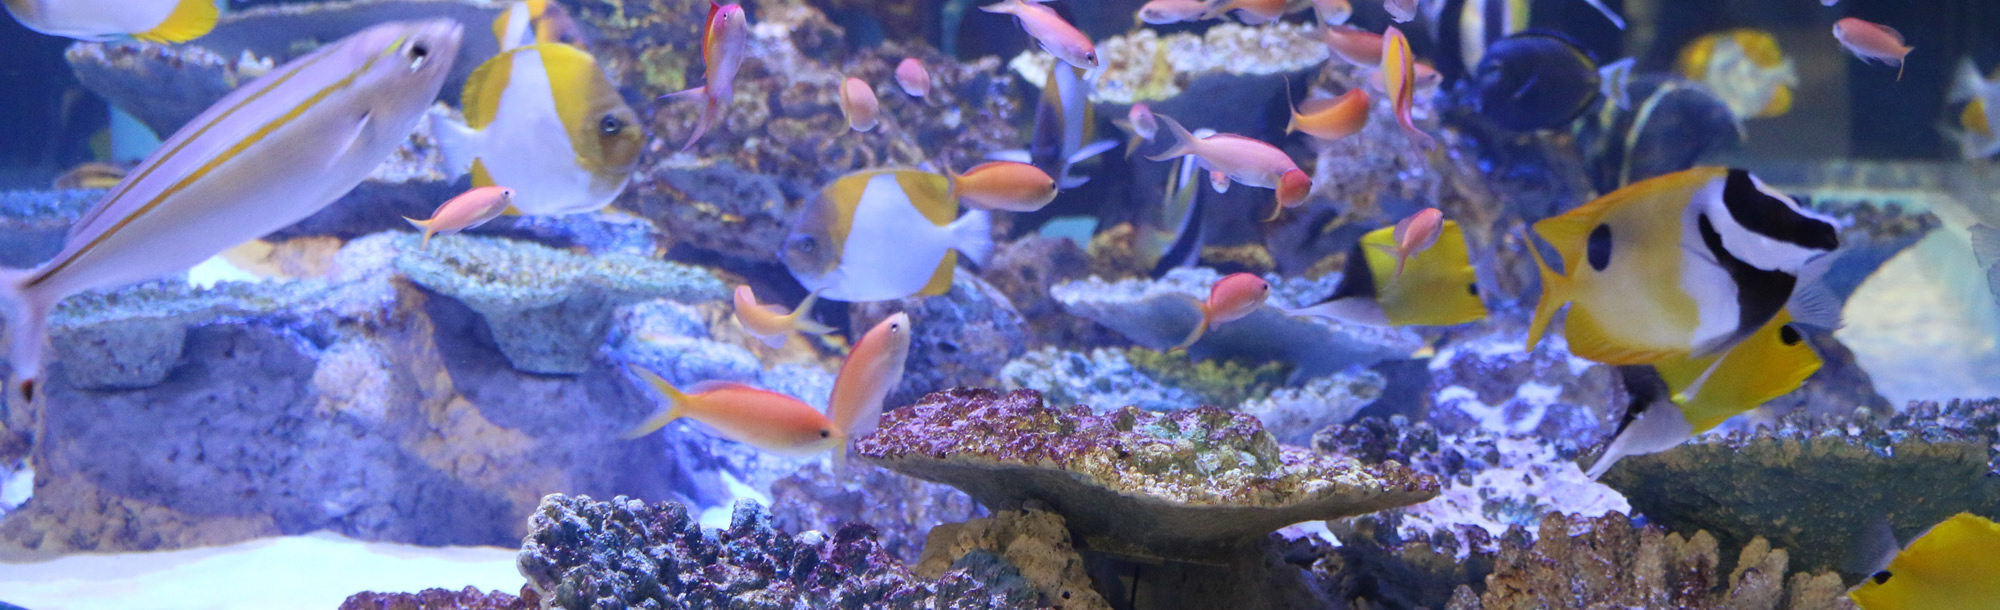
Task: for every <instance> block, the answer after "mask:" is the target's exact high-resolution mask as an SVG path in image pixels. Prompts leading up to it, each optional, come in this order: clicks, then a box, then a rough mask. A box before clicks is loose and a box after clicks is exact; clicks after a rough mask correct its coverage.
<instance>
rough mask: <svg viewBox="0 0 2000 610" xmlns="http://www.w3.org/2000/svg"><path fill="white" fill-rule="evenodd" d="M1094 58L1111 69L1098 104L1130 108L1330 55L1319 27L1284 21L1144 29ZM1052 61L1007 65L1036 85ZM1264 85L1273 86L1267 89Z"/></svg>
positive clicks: (1031, 57)
mask: <svg viewBox="0 0 2000 610" xmlns="http://www.w3.org/2000/svg"><path fill="white" fill-rule="evenodd" d="M1097 55H1098V57H1099V58H1100V61H1103V62H1104V63H1105V65H1106V66H1107V67H1106V68H1105V70H1104V74H1103V75H1102V76H1100V77H1098V80H1097V82H1096V86H1095V89H1096V94H1095V95H1094V96H1093V98H1092V99H1093V100H1095V101H1099V102H1104V103H1107V104H1117V105H1126V106H1129V105H1131V104H1132V103H1134V102H1154V101H1159V100H1165V99H1169V98H1173V97H1176V96H1178V95H1181V94H1182V93H1185V92H1188V91H1190V90H1193V89H1195V88H1197V87H1199V85H1196V84H1194V83H1195V82H1196V81H1201V80H1217V81H1221V80H1228V77H1242V76H1270V75H1277V74H1285V73H1290V72H1298V71H1301V70H1307V69H1311V68H1314V67H1316V66H1319V65H1320V64H1322V63H1324V62H1325V61H1326V60H1327V57H1328V56H1329V52H1328V50H1327V46H1326V41H1325V40H1324V39H1323V38H1321V37H1320V33H1319V30H1318V29H1317V28H1314V27H1313V26H1312V25H1311V24H1307V23H1290V22H1281V23H1275V24H1270V25H1263V26H1250V25H1243V24H1240V23H1234V22H1228V21H1225V22H1223V23H1219V24H1216V25H1215V27H1211V28H1208V29H1207V30H1206V31H1203V32H1201V33H1199V34H1196V33H1188V32H1179V33H1174V34H1166V35H1161V34H1160V33H1159V32H1157V31H1155V30H1153V29H1151V28H1146V29H1141V30H1138V31H1135V32H1133V33H1131V34H1128V35H1124V36H1113V37H1110V38H1107V39H1104V40H1100V41H1097ZM1055 61H1056V60H1055V57H1054V56H1051V55H1049V54H1047V53H1042V52H1031V53H1023V54H1021V55H1019V56H1016V57H1015V58H1014V59H1013V60H1012V61H1010V62H1008V64H1007V65H1008V67H1009V68H1011V69H1013V70H1014V72H1015V73H1016V74H1019V75H1020V76H1021V78H1022V79H1023V80H1025V81H1027V82H1028V83H1030V84H1033V85H1034V86H1035V87H1038V88H1039V87H1041V86H1043V84H1044V81H1046V80H1047V79H1048V74H1049V66H1051V65H1053V64H1054V62H1055ZM1267 80H1269V81H1271V82H1267V83H1258V84H1259V85H1260V86H1259V87H1258V89H1259V91H1260V92H1261V93H1262V94H1264V95H1266V96H1269V95H1275V94H1277V93H1278V91H1277V90H1275V87H1278V86H1281V84H1280V83H1278V82H1276V79H1267ZM1264 86H1270V87H1273V89H1270V90H1266V89H1265V88H1264Z"/></svg>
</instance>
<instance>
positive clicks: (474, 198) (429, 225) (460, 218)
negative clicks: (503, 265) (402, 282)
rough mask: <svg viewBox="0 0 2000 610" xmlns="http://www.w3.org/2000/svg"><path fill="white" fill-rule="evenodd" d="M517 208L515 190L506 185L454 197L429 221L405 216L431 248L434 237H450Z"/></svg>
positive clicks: (471, 191) (476, 189) (424, 246)
mask: <svg viewBox="0 0 2000 610" xmlns="http://www.w3.org/2000/svg"><path fill="white" fill-rule="evenodd" d="M513 205H514V189H510V188H507V187H503V186H482V187H479V188H475V189H472V190H469V191H466V192H465V193H463V194H461V195H459V196H457V197H453V198H451V199H450V200H449V201H446V202H444V205H440V206H438V208H437V210H436V211H434V212H431V217H430V219H428V220H417V219H415V218H410V217H407V216H405V217H403V220H407V221H410V225H411V226H414V227H416V228H419V229H423V230H424V243H423V245H421V246H419V247H421V248H428V247H430V245H431V236H432V235H450V234H453V233H457V232H459V231H464V230H466V229H470V228H473V227H477V226H479V225H482V224H486V221H489V220H493V219H495V218H499V217H500V214H502V213H504V212H506V211H507V208H509V207H512V206H513Z"/></svg>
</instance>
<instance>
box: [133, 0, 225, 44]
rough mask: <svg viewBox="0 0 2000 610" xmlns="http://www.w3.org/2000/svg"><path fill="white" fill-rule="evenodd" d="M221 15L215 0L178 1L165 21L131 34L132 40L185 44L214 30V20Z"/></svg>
mask: <svg viewBox="0 0 2000 610" xmlns="http://www.w3.org/2000/svg"><path fill="white" fill-rule="evenodd" d="M221 15H222V10H221V7H220V6H218V4H217V2H215V0H180V2H177V3H175V4H174V12H172V13H169V14H168V15H167V18H166V20H164V21H161V22H160V24H159V25H156V26H153V29H150V30H146V31H144V32H139V33H136V34H133V35H132V38H134V39H137V40H144V41H146V42H156V43H160V44H171V43H176V42H187V41H190V40H194V39H196V38H200V37H202V36H204V35H207V34H208V32H209V30H213V29H215V20H216V18H217V17H220V16H221Z"/></svg>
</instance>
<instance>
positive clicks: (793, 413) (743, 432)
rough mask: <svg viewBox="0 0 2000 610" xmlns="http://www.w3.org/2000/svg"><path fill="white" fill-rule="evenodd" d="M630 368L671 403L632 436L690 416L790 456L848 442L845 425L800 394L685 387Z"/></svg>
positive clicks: (716, 385)
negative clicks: (841, 426) (676, 385)
mask: <svg viewBox="0 0 2000 610" xmlns="http://www.w3.org/2000/svg"><path fill="white" fill-rule="evenodd" d="M626 368H629V369H631V371H632V373H633V374H635V375H638V376H639V378H640V379H642V380H644V381H645V382H646V384H647V385H650V386H653V390H654V391H656V392H659V394H660V396H661V397H662V398H665V399H666V403H667V404H666V405H664V406H665V408H663V409H660V410H659V411H656V412H655V413H654V414H653V415H651V416H648V417H647V418H646V419H645V421H642V422H640V423H639V425H637V426H633V427H632V429H630V430H627V431H626V432H625V434H624V437H625V438H627V439H634V438H639V437H641V436H645V435H648V434H652V433H653V431H654V430H658V429H660V428H662V427H665V426H666V425H667V424H669V423H672V422H673V421H674V420H676V419H680V418H683V417H685V418H688V419H692V420H695V421H698V422H701V423H703V424H706V425H708V427H709V428H710V429H713V430H715V432H716V434H718V435H720V436H722V437H723V438H726V439H729V440H732V441H736V442H739V443H743V444H746V445H750V446H752V447H756V448H758V449H762V450H764V451H767V452H770V453H774V454H777V455H782V456H787V457H808V456H812V455H816V454H819V453H821V452H824V451H826V450H828V449H835V448H838V447H841V446H843V445H846V444H847V439H848V435H847V431H846V430H842V429H840V428H838V427H836V426H834V424H833V420H830V419H827V418H826V416H825V415H822V414H820V412H819V410H818V409H814V408H812V405H808V404H806V403H804V402H801V401H800V400H799V399H797V398H793V397H790V396H786V395H784V394H779V393H777V392H772V391H770V390H763V389H758V388H754V387H751V386H747V385H744V384H740V383H730V382H727V381H704V382H701V383H698V384H695V386H694V387H692V388H689V391H687V392H682V391H681V390H680V389H679V388H676V387H674V385H673V384H671V383H667V380H665V379H661V378H660V376H659V375H656V374H654V373H653V372H652V371H648V370H646V369H643V368H639V367H638V366H635V365H626Z"/></svg>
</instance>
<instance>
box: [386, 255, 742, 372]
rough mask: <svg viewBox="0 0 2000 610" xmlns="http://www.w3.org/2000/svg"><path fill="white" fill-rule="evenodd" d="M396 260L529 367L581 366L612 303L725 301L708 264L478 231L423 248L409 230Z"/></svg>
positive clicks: (510, 357)
mask: <svg viewBox="0 0 2000 610" xmlns="http://www.w3.org/2000/svg"><path fill="white" fill-rule="evenodd" d="M404 241H405V242H407V243H405V244H404V245H403V247H404V252H403V255H402V256H400V257H398V258H397V259H396V268H397V269H400V270H401V271H402V272H403V273H404V274H405V275H407V276H408V277H409V278H410V281H413V282H416V283H417V284H419V285H422V286H423V287H425V288H427V289H429V290H432V291H435V292H438V293H439V294H443V295H446V296H449V297H452V298H454V299H457V300H459V301H461V302H463V303H465V304H466V306H468V307H471V308H472V309H473V310H474V311H477V312H479V314H480V316H482V317H484V318H485V319H486V325H487V328H488V329H489V330H490V332H491V333H492V335H493V340H494V341H495V342H496V343H498V344H499V346H500V351H501V352H502V353H505V354H506V355H507V359H508V360H509V361H511V362H513V363H514V366H515V367H518V368H520V369H521V370H523V371H529V372H535V373H546V374H576V373H579V372H582V371H583V370H584V369H585V368H586V367H587V363H588V361H589V359H590V356H591V354H594V353H596V352H597V349H598V347H599V346H600V345H602V344H603V342H604V338H605V330H606V329H607V328H608V327H609V325H610V316H611V310H612V309H613V308H615V307H617V306H619V305H623V304H626V303H632V302H636V301H639V300H642V299H652V298H670V299H674V300H679V301H708V300H720V299H722V298H723V296H724V289H723V286H722V281H721V280H719V279H716V277H715V276H714V275H712V274H710V273H709V272H707V271H704V270H701V269H698V268H695V267H689V266H686V265H681V264H677V263H669V262H662V261H656V260H652V259H648V258H643V257H638V256H632V255H629V254H607V255H603V256H579V255H576V254H571V253H568V252H563V251H560V250H554V249H550V248H546V247H542V246H538V245H534V244H530V243H525V242H516V241H511V240H505V239H494V238H486V237H478V236H458V239H445V240H433V241H432V242H431V245H430V247H429V248H417V247H415V245H416V241H417V239H416V238H415V237H414V236H406V237H405V238H404Z"/></svg>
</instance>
